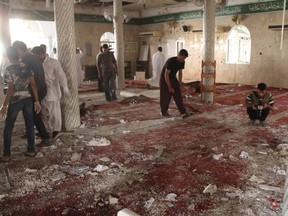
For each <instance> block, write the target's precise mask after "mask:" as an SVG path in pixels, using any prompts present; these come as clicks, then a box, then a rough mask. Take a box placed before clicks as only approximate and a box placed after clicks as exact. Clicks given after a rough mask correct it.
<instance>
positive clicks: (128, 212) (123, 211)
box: [117, 208, 140, 216]
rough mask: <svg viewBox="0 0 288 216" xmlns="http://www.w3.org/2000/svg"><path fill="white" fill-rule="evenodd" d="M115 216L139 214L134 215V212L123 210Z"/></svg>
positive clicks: (137, 215)
mask: <svg viewBox="0 0 288 216" xmlns="http://www.w3.org/2000/svg"><path fill="white" fill-rule="evenodd" d="M117 216H140V215H139V214H136V213H135V212H133V211H131V210H129V209H127V208H125V209H122V210H121V211H119V212H118V213H117Z"/></svg>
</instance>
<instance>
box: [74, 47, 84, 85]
mask: <svg viewBox="0 0 288 216" xmlns="http://www.w3.org/2000/svg"><path fill="white" fill-rule="evenodd" d="M83 56H84V54H83V51H82V50H81V49H80V48H77V49H76V69H77V80H78V87H80V86H81V85H82V84H83V79H84V71H83V70H82V58H83Z"/></svg>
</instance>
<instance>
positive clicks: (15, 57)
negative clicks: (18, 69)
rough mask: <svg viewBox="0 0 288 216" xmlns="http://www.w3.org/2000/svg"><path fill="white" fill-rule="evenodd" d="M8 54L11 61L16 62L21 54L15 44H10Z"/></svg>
mask: <svg viewBox="0 0 288 216" xmlns="http://www.w3.org/2000/svg"><path fill="white" fill-rule="evenodd" d="M6 56H7V58H8V59H9V61H10V62H12V63H15V62H19V54H18V51H17V49H16V48H15V47H14V46H8V47H7V49H6Z"/></svg>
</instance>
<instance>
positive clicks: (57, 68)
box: [32, 44, 70, 139]
mask: <svg viewBox="0 0 288 216" xmlns="http://www.w3.org/2000/svg"><path fill="white" fill-rule="evenodd" d="M32 53H33V54H34V55H37V56H38V57H39V58H40V59H41V61H42V62H43V67H44V72H45V81H46V85H47V94H46V96H45V98H44V99H43V100H42V106H43V107H42V118H43V121H44V124H45V126H46V128H47V131H48V132H49V133H52V137H53V138H54V139H55V138H57V136H58V135H59V132H60V131H61V127H62V117H61V108H60V99H61V97H62V93H61V88H62V90H63V93H64V97H69V96H70V93H69V89H68V85H67V79H66V75H65V73H64V71H63V69H62V67H61V64H60V62H59V61H57V60H56V59H52V58H50V57H49V56H48V55H47V54H46V46H45V45H43V44H41V45H40V47H34V48H33V49H32Z"/></svg>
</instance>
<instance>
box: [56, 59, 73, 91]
mask: <svg viewBox="0 0 288 216" xmlns="http://www.w3.org/2000/svg"><path fill="white" fill-rule="evenodd" d="M54 64H55V75H56V76H57V78H58V80H59V83H60V87H61V88H62V90H63V93H64V97H69V96H70V92H69V89H68V84H67V78H66V74H65V73H64V71H63V69H62V67H61V64H60V62H59V61H55V62H54Z"/></svg>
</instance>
